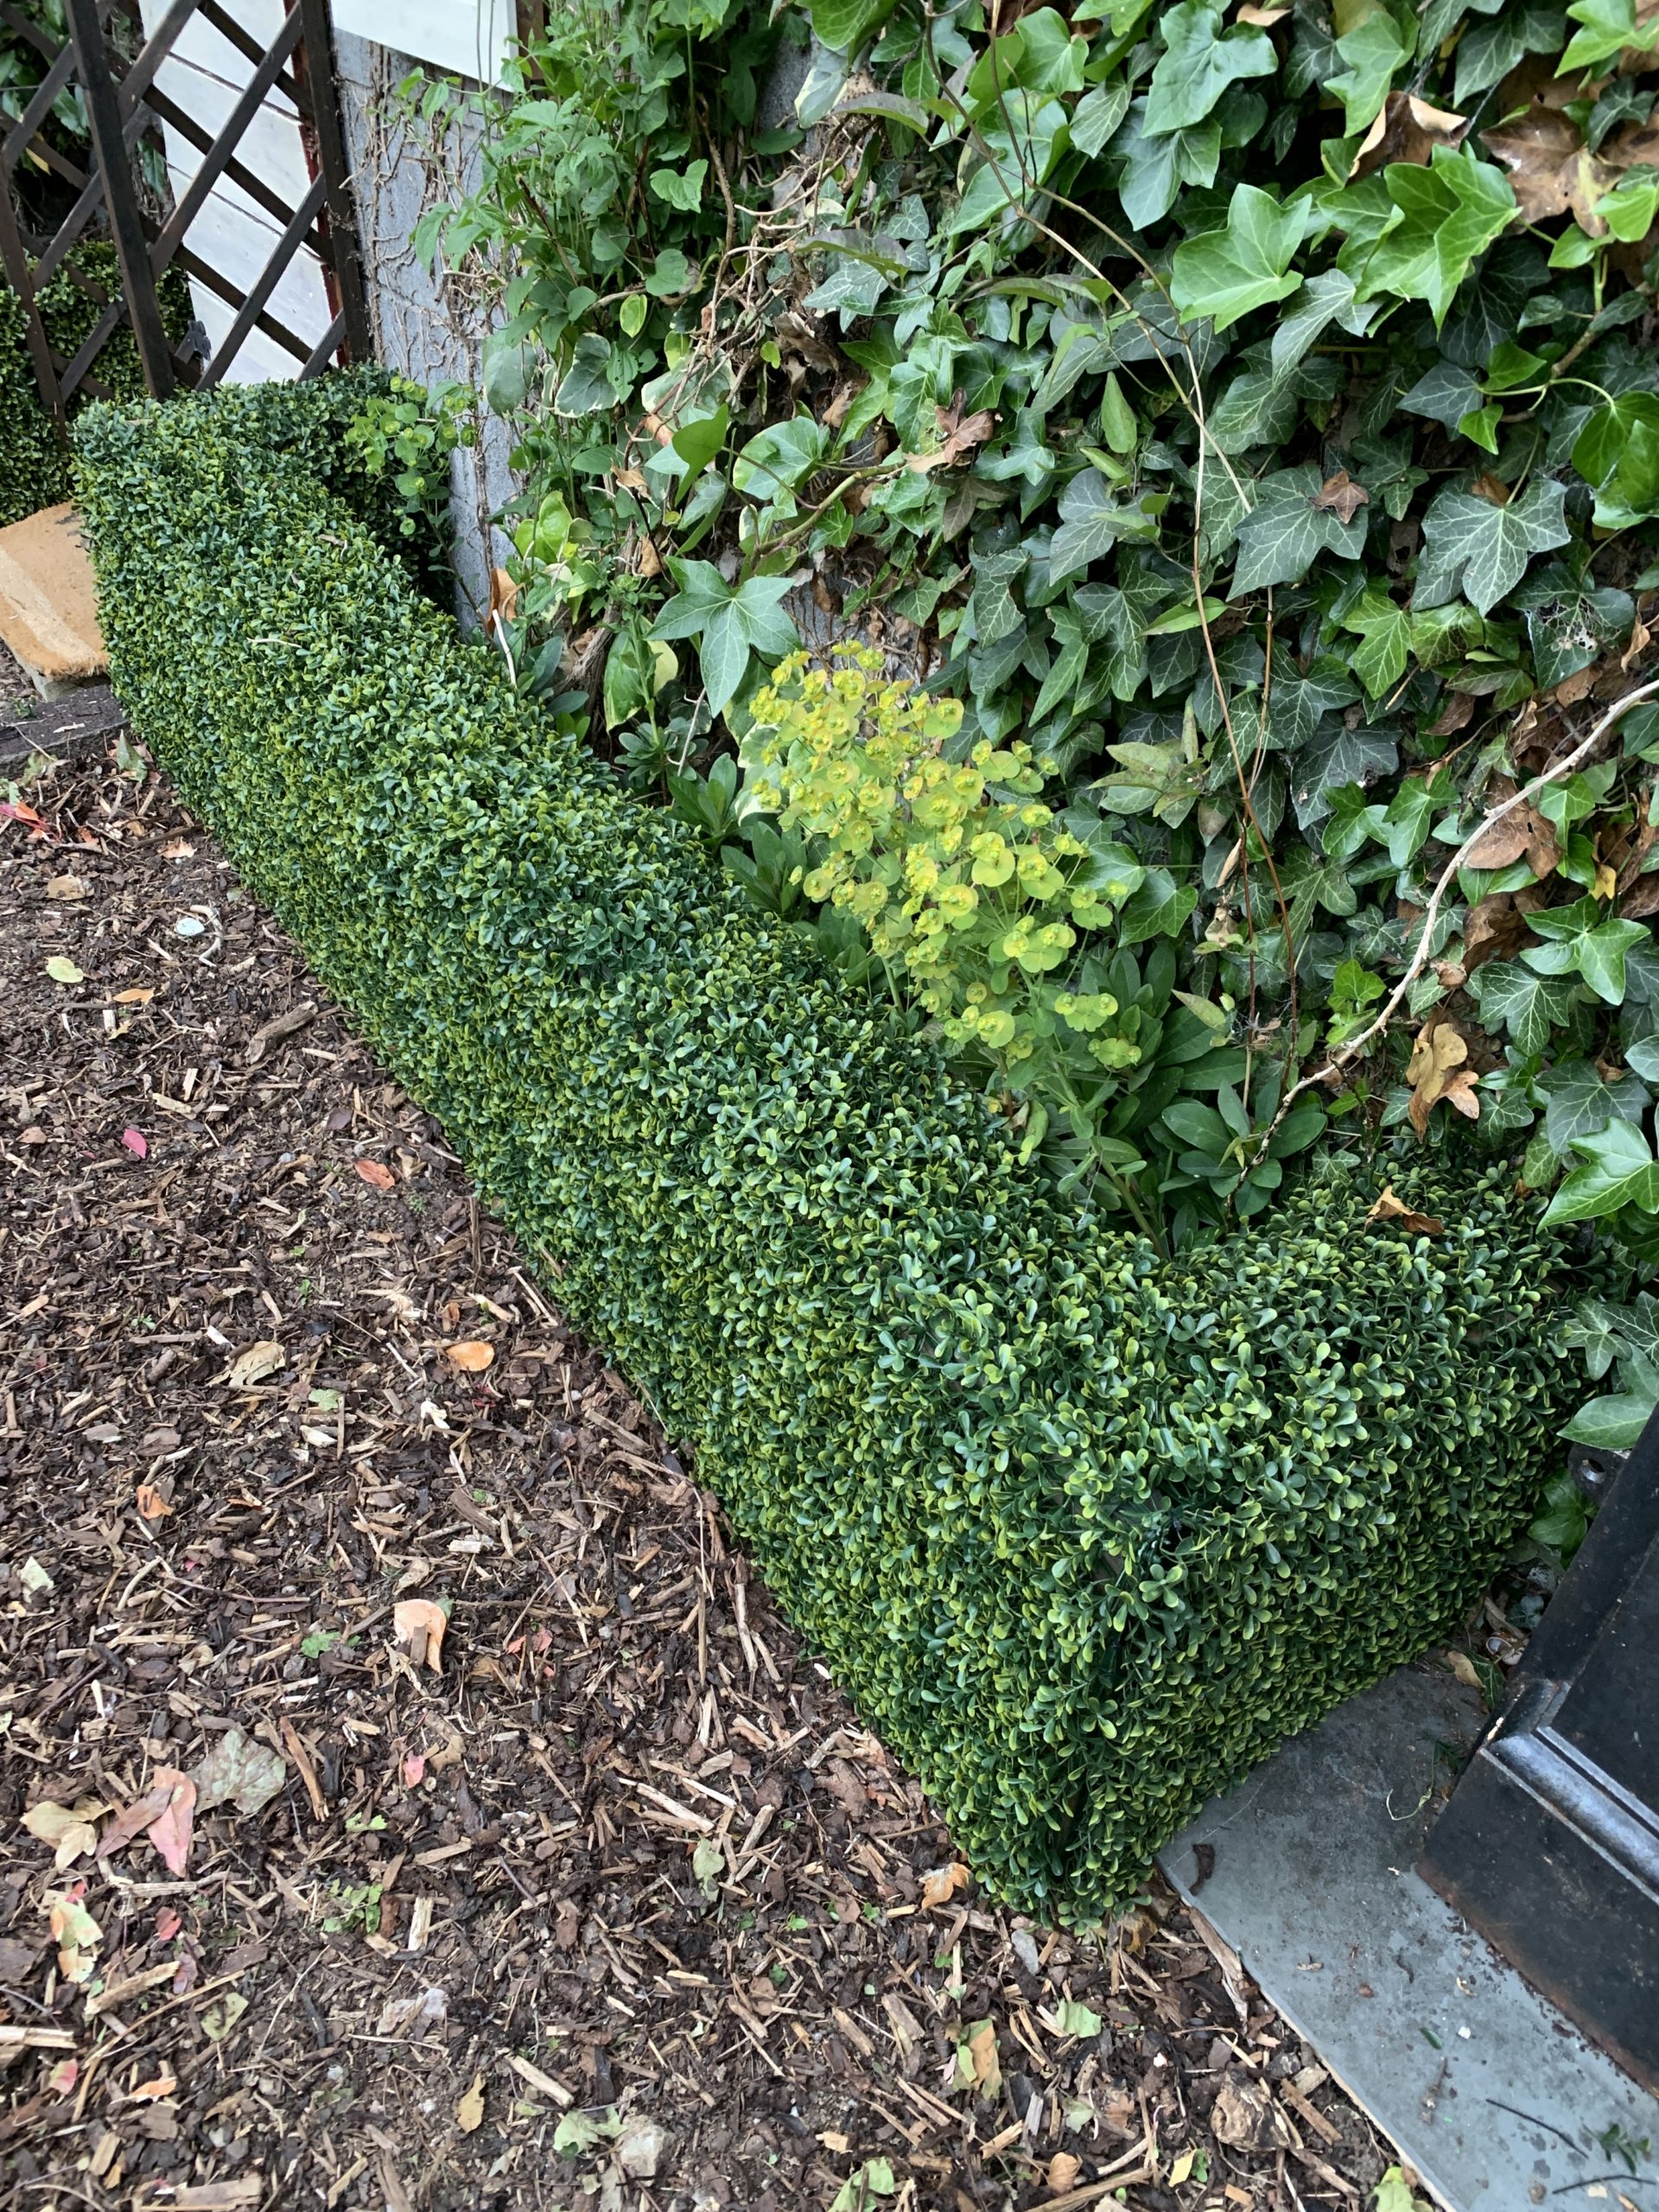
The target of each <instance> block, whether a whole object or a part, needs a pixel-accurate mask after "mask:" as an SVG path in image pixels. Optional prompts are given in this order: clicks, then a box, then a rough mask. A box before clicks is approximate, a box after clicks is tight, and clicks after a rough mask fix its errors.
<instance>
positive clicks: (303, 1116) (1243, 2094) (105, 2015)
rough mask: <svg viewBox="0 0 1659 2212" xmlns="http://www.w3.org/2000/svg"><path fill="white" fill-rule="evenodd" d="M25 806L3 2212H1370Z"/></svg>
mask: <svg viewBox="0 0 1659 2212" xmlns="http://www.w3.org/2000/svg"><path fill="white" fill-rule="evenodd" d="M0 689H3V678H0ZM8 796H9V795H8V793H7V792H6V791H4V790H3V789H0V798H8ZM10 800H11V803H12V805H13V811H12V812H11V813H10V814H9V815H8V817H6V819H5V820H4V821H3V823H0V963H3V966H4V970H5V977H6V983H5V988H6V1003H7V1007H8V1018H7V1020H6V1023H5V1025H4V1044H3V1055H4V1065H3V1072H0V1089H3V1098H0V1149H3V1170H0V1172H3V1174H4V1176H5V1179H6V1196H5V1201H4V1207H3V1212H0V1322H3V1327H0V1431H3V1434H0V1452H3V1459H0V1467H3V1474H0V1731H3V1735H0V1743H3V1783H0V2176H3V2183H0V2194H3V2197H4V2201H5V2202H7V2203H8V2204H18V2205H28V2206H30V2207H41V2208H54V2207H62V2208H66V2212H67V2208H68V2207H70V2206H72V2205H75V2206H88V2205H90V2206H92V2207H95V2208H96V2207H105V2206H107V2207H111V2208H114V2207H118V2206H119V2207H132V2208H134V2209H135V2212H140V2209H141V2208H162V2207H167V2206H175V2207H180V2208H194V2212H228V2208H235V2207H250V2208H251V2207H256V2206H257V2207H276V2206H278V2205H296V2206H310V2205H315V2204H321V2205H322V2206H325V2207H327V2208H330V2212H333V2208H353V2207H365V2206H366V2207H376V2208H378V2207H381V2206H385V2207H387V2208H389V2212H426V2208H436V2207H451V2206H454V2207H460V2206H463V2205H465V2206H479V2207H485V2206H490V2207H494V2206H500V2207H508V2206H512V2207H517V2206H520V2205H523V2206H532V2205H533V2206H545V2207H554V2206H558V2207H563V2208H586V2207H589V2206H593V2207H595V2208H598V2212H621V2208H626V2212H634V2208H636V2207H638V2208H657V2209H658V2212H693V2209H694V2208H696V2212H712V2208H715V2207H722V2206H733V2207H744V2208H752V2212H778V2208H782V2207H786V2206H787V2207H795V2206H805V2207H811V2208H818V2209H819V2212H827V2208H829V2207H831V2206H835V2207H837V2208H840V2209H841V2212H852V2208H856V2207H858V2206H861V2205H866V2204H868V2205H870V2206H877V2205H880V2206H889V2205H890V2206H892V2207H894V2208H897V2212H906V2209H907V2208H908V2212H924V2208H927V2212H933V2209H934V2208H938V2212H981V2208H998V2212H1009V2209H1010V2208H1014V2207H1025V2206H1028V2205H1036V2204H1039V2203H1048V2204H1052V2205H1053V2206H1054V2207H1056V2208H1064V2207H1070V2206H1073V2205H1083V2204H1095V2203H1098V2202H1112V2201H1115V2193H1116V2192H1117V2191H1118V2190H1122V2196H1123V2201H1125V2202H1128V2203H1129V2204H1131V2205H1133V2206H1135V2207H1139V2208H1141V2212H1174V2209H1175V2208H1179V2212H1199V2208H1205V2212H1211V2208H1213V2212H1227V2208H1230V2207H1236V2208H1239V2212H1247V2208H1252V2207H1255V2208H1273V2209H1274V2212H1299V2208H1300V2207H1303V2206H1309V2207H1311V2206H1314V2205H1320V2206H1338V2205H1340V2206H1350V2205H1357V2204H1369V2202H1370V2191H1371V2188H1372V2185H1373V2184H1374V2183H1375V2182H1376V2178H1377V2177H1378V2175H1379V2174H1380V2172H1381V2171H1382V2169H1383V2165H1384V2164H1385V2162H1386V2159H1387V2155H1388V2154H1387V2153H1386V2152H1384V2150H1383V2147H1382V2146H1381V2145H1380V2144H1379V2143H1378V2141H1377V2139H1376V2138H1375V2137H1374V2136H1373V2134H1372V2133H1371V2132H1370V2129H1369V2127H1368V2126H1367V2125H1366V2123H1365V2122H1364V2120H1363V2119H1362V2118H1361V2117H1360V2116H1359V2114H1358V2113H1357V2112H1356V2111H1355V2110H1354V2108H1353V2107H1351V2105H1350V2104H1349V2103H1348V2101H1346V2099H1345V2098H1344V2096H1343V2095H1342V2094H1341V2093H1340V2092H1339V2090H1338V2088H1336V2086H1335V2085H1334V2084H1333V2083H1332V2082H1331V2081H1330V2080H1329V2079H1328V2078H1327V2077H1326V2076H1325V2074H1324V2072H1323V2071H1322V2070H1321V2069H1320V2068H1319V2065H1318V2063H1317V2062H1316V2060H1315V2059H1314V2056H1313V2053H1312V2052H1311V2051H1310V2050H1306V2048H1305V2047H1303V2046H1302V2045H1301V2044H1300V2043H1299V2041H1298V2039H1297V2037H1295V2035H1294V2033H1293V2032H1291V2031H1289V2030H1288V2029H1287V2027H1286V2026H1285V2025H1284V2024H1283V2023H1282V2022H1281V2020H1279V2019H1278V2018H1276V2017H1275V2015H1274V2013H1273V2012H1272V2011H1271V2010H1270V2009H1269V2008H1268V2006H1267V2005H1265V2004H1264V2003H1263V2001H1262V1999H1261V1998H1260V1997H1259V1996H1258V1995H1257V1994H1256V1993H1255V1991H1254V1989H1253V1988H1252V1987H1251V1986H1250V1985H1249V1983H1248V1981H1247V1980H1245V1979H1244V1978H1243V1975H1242V1974H1240V1972H1239V1971H1238V1967H1237V1961H1236V1960H1234V1959H1232V1958H1231V1957H1230V1955H1228V1954H1227V1953H1226V1950H1225V1947H1224V1946H1221V1945H1220V1944H1219V1943H1218V1942H1217V1939H1215V1938H1213V1936H1209V1935H1207V1934H1206V1931H1205V1929H1203V1927H1202V1926H1201V1925H1200V1924H1199V1923H1197V1922H1196V1921H1195V1919H1194V1917H1193V1916H1192V1915H1190V1914H1189V1913H1188V1912H1186V1910H1185V1909H1184V1908H1182V1907H1181V1906H1180V1905H1179V1904H1178V1903H1177V1901H1176V1900H1175V1899H1174V1898H1173V1897H1172V1896H1171V1895H1170V1893H1169V1892H1168V1891H1166V1890H1165V1889H1163V1888H1161V1887H1160V1886H1157V1885H1154V1886H1151V1887H1149V1889H1148V1891H1147V1897H1146V1898H1145V1899H1144V1901H1143V1902H1142V1903H1141V1904H1139V1905H1138V1906H1137V1907H1136V1908H1135V1910H1132V1911H1130V1912H1129V1913H1128V1915H1127V1916H1125V1917H1124V1918H1122V1920H1121V1921H1119V1922H1118V1923H1116V1924H1115V1925H1114V1926H1113V1927H1112V1928H1110V1929H1108V1930H1105V1931H1103V1933H1101V1934H1100V1935H1098V1936H1090V1937H1086V1938H1085V1937H1082V1936H1068V1935H1056V1934H1053V1933H1052V1932H1049V1931H1046V1930H1045V1929H1041V1928H1039V1927H1036V1926H1033V1925H1030V1924H1028V1923H1026V1922H1024V1921H1022V1920H1020V1919H1018V1918H1014V1917H1010V1916H1008V1915H1007V1914H1006V1913H1004V1912H1002V1911H1001V1910H997V1909H996V1908H995V1906H994V1905H992V1904H989V1903H988V1902H987V1901H985V1900H984V1899H982V1897H980V1896H979V1895H978V1894H977V1893H976V1891H975V1888H974V1886H973V1885H972V1882H971V1879H970V1878H969V1875H968V1872H967V1870H966V1869H965V1868H958V1867H957V1866H956V1862H955V1861H954V1859H953V1857H952V1853H951V1850H950V1841H949V1839H948V1837H947V1836H946V1834H944V1830H943V1829H942V1827H940V1825H939V1823H938V1821H937V1820H936V1818H935V1817H934V1815H932V1813H931V1810H930V1808H929V1807H928V1806H927V1804H926V1803H925V1801H924V1799H923V1796H922V1794H921V1791H920V1789H919V1788H918V1785H917V1784H916V1783H913V1782H912V1781H911V1780H910V1779H909V1778H908V1777H906V1775H905V1774H904V1773H903V1772H902V1771H901V1770H899V1767H898V1766H897V1765H896V1764H894V1762H893V1761H892V1760H891V1759H889V1758H887V1755H886V1754H885V1753H884V1751H883V1750H882V1747H881V1745H880V1744H879V1743H878V1742H877V1741H876V1740H875V1739H874V1738H873V1737H872V1736H870V1735H869V1734H868V1733H867V1732H865V1730H864V1729H863V1728H862V1727H861V1726H860V1723H859V1720H858V1718H857V1716H856V1714H855V1713H854V1712H853V1711H852V1710H851V1708H850V1707H849V1706H848V1704H847V1702H846V1700H844V1699H843V1698H842V1696H841V1695H840V1694H838V1693H837V1691H836V1688H835V1687H834V1686H833V1684H832V1683H831V1682H830V1681H829V1679H828V1677H827V1676H826V1675H825V1672H824V1670H823V1668H822V1667H821V1666H820V1665H818V1664H817V1662H815V1661H814V1660H813V1658H812V1656H811V1655H810V1653H809V1652H805V1651H804V1650H803V1649H802V1648H801V1646H800V1644H799V1643H798V1640H797V1638H796V1637H794V1636H793V1635H792V1634H791V1631H790V1630H789V1629H788V1628H787V1626H786V1625H785V1624H784V1622H783V1621H782V1620H781V1619H780V1618H779V1616H778V1614H777V1613H776V1611H774V1610H773V1608H772V1604H771V1602H770V1600H769V1599H768V1597H767V1595H766V1592H765V1590H764V1589H763V1588H762V1587H761V1586H760V1585H759V1584H758V1583H756V1582H754V1581H752V1580H749V1578H748V1575H747V1571H746V1567H745V1563H744V1560H743V1559H742V1557H741V1554H739V1553H738V1552H736V1551H735V1550H734V1548H733V1547H732V1544H731V1542H730V1541H729V1538H728V1535H727V1534H726V1532H725V1530H724V1529H723V1526H722V1523H721V1516H720V1512H719V1510H718V1508H717V1507H716V1505H715V1503H714V1502H713V1501H712V1499H710V1498H709V1497H706V1496H705V1495H703V1494H702V1492H701V1491H699V1490H698V1488H697V1486H696V1481H695V1478H694V1476H693V1474H692V1472H691V1471H690V1468H689V1467H688V1465H686V1464H685V1462H684V1459H683V1455H677V1453H676V1452H675V1450H674V1449H673V1447H672V1443H671V1440H664V1437H663V1436H662V1434H661V1433H660V1432H659V1430H658V1427H656V1425H655V1424H654V1422H653V1421H652V1418H651V1416H650V1414H649V1412H648V1410H646V1409H645V1408H643V1407H642V1406H641V1404H640V1402H639V1400H638V1399H637V1398H636V1397H635V1396H634V1395H631V1393H630V1391H629V1389H627V1387H626V1384H625V1383H623V1382H622V1381H621V1380H620V1378H619V1377H618V1376H615V1375H614V1374H613V1373H611V1372H610V1371H609V1370H607V1367H606V1364H605V1362H604V1359H603V1357H601V1354H600V1353H599V1352H598V1351H595V1350H594V1349H593V1348H592V1347H591V1346H589V1345H588V1344H584V1343H583V1342H582V1340H581V1339H580V1338H577V1337H575V1335H573V1333H572V1332H571V1331H570V1330H569V1328H568V1327H567V1326H566V1325H564V1323H563V1321H562V1320H561V1319H560V1317H559V1315H558V1314H557V1313H556V1311H554V1310H553V1308H552V1306H550V1303H549V1302H548V1300H547V1298H546V1295H545V1294H544V1291H543V1288H542V1287H539V1286H538V1285H537V1283H536V1282H535V1281H532V1280H531V1277H530V1275H529V1273H528V1270H527V1269H526V1268H525V1266H524V1262H523V1258H522V1255H520V1254H519V1253H518V1250H517V1249H515V1247H514V1246H513V1244H512V1242H511V1240H510V1239H509V1238H508V1236H506V1235H505V1232H504V1231H503V1230H501V1229H500V1228H499V1227H498V1225H497V1224H495V1223H494V1222H493V1221H492V1220H491V1219H490V1218H489V1217H487V1215H485V1214H483V1213H482V1212H481V1211H480V1208H479V1206H478V1204H477V1202H476V1200H475V1199H474V1197H473V1196H472V1194H471V1193H470V1192H469V1188H468V1185H467V1179H466V1177H465V1175H464V1174H463V1173H462V1171H461V1167H460V1166H459V1164H458V1163H457V1161H456V1160H454V1157H453V1156H452V1155H451V1154H450V1153H449V1152H448V1150H447V1149H446V1148H445V1146H444V1142H443V1139H442V1133H441V1132H440V1130H439V1129H438V1128H437V1127H436V1125H435V1123H434V1122H431V1121H430V1120H429V1119H428V1118H427V1117H426V1116H424V1115H423V1113H421V1112H420V1111H419V1109H417V1108H416V1107H415V1106H414V1105H412V1104H411V1103H410V1101H409V1100H408V1099H406V1098H405V1097H404V1095H403V1094H402V1093H401V1092H400V1091H399V1090H397V1087H396V1085H395V1084H392V1083H391V1082H390V1081H389V1080H388V1079H387V1077H386V1076H385V1073H384V1072H383V1071H381V1070H380V1069H379V1068H378V1067H377V1066H376V1065H375V1063H374V1061H373V1059H372V1057H371V1056H370V1054H369V1053H368V1052H366V1051H365V1049H364V1047H363V1046H361V1045H359V1044H358V1043H356V1042H355V1041H354V1040H353V1038H352V1036H351V1035H350V1033H349V1032H348V1031H347V1030H346V1028H345V1027H342V1025H341V1023H340V1020H339V1019H338V1018H337V1016H336V1014H334V1011H333V1009H332V1008H331V1007H329V1006H328V1005H327V1003H325V1002H324V1001H323V999H322V997H321V993H320V991H319V989H318V988H317V986H316V984H315V981H314V980H313V979H312V978H311V977H309V976H308V974H307V972H306V969H305V968H304V965H303V963H302V961H301V959H300V958H299V957H298V956H297V955H296V950H295V948H294V947H293V945H292V944H290V943H289V940H288V939H287V938H285V937H284V936H283V933H282V931H279V930H278V929H277V927H276V926H275V925H274V924H273V923H272V922H271V921H270V919H269V918H267V917H266V916H265V915H264V913H263V912H261V911H260V910H259V909H258V907H257V906H256V905H255V904H254V902H253V901H252V899H251V898H249V897H248V896H247V895H246V893H245V892H244V891H243V890H242V888H241V887H239V886H238V883H237V881H236V879H235V877H234V876H233V875H232V873H231V870H230V868H229V866H228V864H227V863H226V861H224V860H223V859H222V858H220V856H219V854H218V853H217V851H216V850H215V849H214V847H213V842H212V841H211V840H210V839H209V838H208V837H207V836H206V835H205V834H204V833H203V832H202V831H201V830H200V829H198V828H197V827H196V826H195V825H194V823H192V822H191V821H190V820H189V819H188V817H186V815H185V814H184V813H183V812H182V810H181V808H180V806H179V804H178V803H177V801H176V800H175V798H174V797H173V795H172V794H171V792H170V791H169V790H168V786H167V785H166V784H165V783H164V781H162V780H161V779H158V778H156V777H155V776H154V775H151V776H149V777H148V778H147V779H143V780H142V781H135V780H134V779H132V778H131V777H130V776H124V775H122V774H119V773H118V772H116V770H115V768H114V767H113V766H111V765H110V764H107V763H105V762H103V761H98V762H94V763H90V764H83V765H82V766H79V767H73V766H71V767H58V768H55V769H53V770H51V771H49V772H47V773H45V774H43V775H41V776H40V777H38V778H36V779H34V780H31V781H29V782H27V783H26V784H25V785H24V786H23V787H22V789H21V790H14V791H13V792H12V793H11V794H10ZM18 801H21V803H22V806H23V808H24V809H26V810H29V811H24V812H23V813H22V814H21V815H20V814H18V813H17V812H16V803H17V802H18ZM458 1348H459V1349H458ZM410 1605H413V1608H414V1610H413V1611H410V1610H407V1609H408V1608H409V1607H410ZM434 1607H436V1608H440V1609H441V1610H440V1611H436V1612H435V1611H433V1610H432V1609H433V1608H434ZM400 1608H404V1609H405V1610H403V1611H400V1610H399V1609H400ZM446 1615H447V1620H446V1619H445V1616H446ZM440 1628H441V1629H442V1637H441V1642H440V1637H439V1634H438V1631H439V1630H440ZM181 1777H182V1779H181ZM226 1792H229V1793H230V1794H228V1795H226V1794H225V1793H226ZM193 1798H194V1802H192V1800H193ZM238 1798H239V1799H240V1801H241V1802H238ZM215 1799H217V1800H218V1802H214V1801H215ZM52 1808H61V1810H54V1809H52ZM129 1808H133V1809H132V1810H131V1812H130V1815H129V1817H127V1818H124V1819H123V1818H121V1817H120V1816H121V1815H128V1814H129ZM26 1814H27V1815H28V1816H29V1817H28V1818H27V1820H26V1819H25V1817H24V1816H25V1815H26ZM143 1824H148V1828H149V1832H148V1833H141V1832H140V1829H141V1825H143ZM129 1835H130V1838H131V1840H128V1841H124V1840H123V1838H124V1836H129ZM95 1838H96V1839H97V1840H96V1841H95ZM112 1840H113V1843H114V1845H115V1847H114V1848H111V1841H112ZM54 1860H55V1862H56V1863H55V1864H54ZM54 1899H55V1900H56V1909H55V1918H56V1921H57V1923H58V1924H57V1929H56V1930H55V1931H54V1929H53V1927H52V1925H51V1922H52V1919H53V1916H54V1904H53V1900H54ZM60 1954H61V1955H60ZM77 1976H79V1979H77V1978H76V1977H77Z"/></svg>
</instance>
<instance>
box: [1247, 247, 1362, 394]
mask: <svg viewBox="0 0 1659 2212" xmlns="http://www.w3.org/2000/svg"><path fill="white" fill-rule="evenodd" d="M1375 316H1376V308H1375V307H1364V308H1359V309H1358V310H1357V311H1356V309H1355V307H1354V280H1353V278H1352V277H1350V276H1349V275H1348V274H1347V272H1346V271H1345V270H1341V269H1322V270H1320V271H1319V274H1318V276H1316V277H1309V278H1308V279H1307V281H1306V283H1305V284H1304V285H1303V287H1302V289H1301V290H1300V292H1299V293H1298V294H1297V296H1296V304H1295V306H1294V307H1293V308H1290V309H1289V310H1288V312H1287V313H1286V314H1285V315H1281V317H1280V318H1279V321H1278V322H1277V324H1276V326H1275V327H1274V334H1273V354H1272V359H1273V373H1274V376H1275V377H1281V378H1282V377H1287V376H1288V375H1289V374H1290V372H1291V371H1292V370H1293V369H1294V367H1295V366H1296V365H1297V364H1298V363H1299V362H1300V361H1301V360H1302V359H1304V357H1305V356H1306V353H1307V351H1308V348H1309V347H1310V346H1312V345H1313V343H1314V341H1315V340H1316V339H1318V338H1319V335H1320V334H1321V333H1322V332H1323V331H1324V330H1325V328H1326V327H1328V326H1329V325H1330V324H1331V323H1332V322H1339V323H1340V324H1341V326H1342V327H1343V328H1344V330H1346V331H1349V332H1351V333H1352V334H1354V335H1355V336H1356V337H1357V336H1361V335H1363V333H1364V331H1365V329H1366V327H1368V325H1369V324H1370V322H1371V321H1372V320H1373V319H1374V317H1375Z"/></svg>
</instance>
